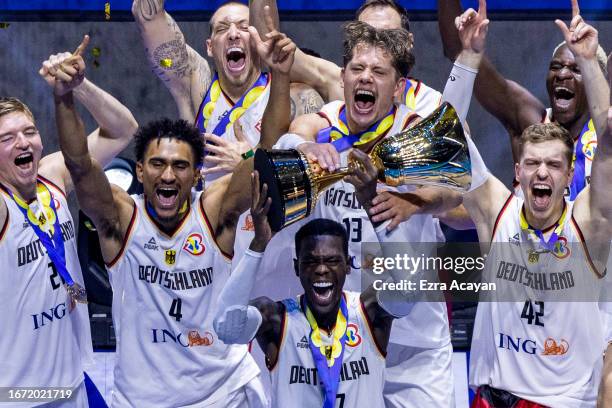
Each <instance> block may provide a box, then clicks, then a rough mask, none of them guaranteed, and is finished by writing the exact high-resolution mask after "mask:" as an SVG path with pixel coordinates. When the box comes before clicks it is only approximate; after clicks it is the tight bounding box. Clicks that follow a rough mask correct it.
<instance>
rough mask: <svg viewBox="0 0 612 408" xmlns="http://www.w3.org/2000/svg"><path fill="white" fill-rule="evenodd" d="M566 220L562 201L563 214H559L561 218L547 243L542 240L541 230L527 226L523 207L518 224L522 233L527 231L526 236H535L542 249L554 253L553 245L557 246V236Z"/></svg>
mask: <svg viewBox="0 0 612 408" xmlns="http://www.w3.org/2000/svg"><path fill="white" fill-rule="evenodd" d="M566 218H567V205H566V204H565V201H564V202H563V212H562V213H561V217H560V218H559V220H558V221H557V223H556V224H555V226H554V229H553V232H552V234H551V235H550V238H549V239H548V241H546V239H544V233H543V232H542V230H540V229H537V228H534V227H532V226H531V225H529V222H527V218H526V217H525V208H524V207H523V208H521V212H520V215H519V222H520V224H521V229H522V230H523V231H527V233H528V234H533V235H535V236H536V238H538V239H539V241H540V245H541V246H542V247H544V248H545V249H547V250H548V251H550V252H554V250H555V245H556V244H557V241H558V240H559V234H561V231H563V226H564V224H565V221H566Z"/></svg>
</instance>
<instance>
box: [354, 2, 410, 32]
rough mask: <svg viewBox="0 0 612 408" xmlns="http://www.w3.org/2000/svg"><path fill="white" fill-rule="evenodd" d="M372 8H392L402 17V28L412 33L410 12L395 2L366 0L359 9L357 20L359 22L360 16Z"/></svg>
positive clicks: (356, 14)
mask: <svg viewBox="0 0 612 408" xmlns="http://www.w3.org/2000/svg"><path fill="white" fill-rule="evenodd" d="M370 7H391V8H392V9H393V10H395V11H397V14H399V15H400V19H401V24H402V28H403V29H404V30H406V31H410V19H409V18H408V10H406V9H405V8H404V7H403V6H402V5H401V4H399V3H398V2H397V1H395V0H366V1H364V2H363V4H362V5H361V6H360V7H359V8H358V9H357V12H356V13H355V19H356V20H359V16H360V15H361V13H363V12H364V11H365V10H367V9H369V8H370Z"/></svg>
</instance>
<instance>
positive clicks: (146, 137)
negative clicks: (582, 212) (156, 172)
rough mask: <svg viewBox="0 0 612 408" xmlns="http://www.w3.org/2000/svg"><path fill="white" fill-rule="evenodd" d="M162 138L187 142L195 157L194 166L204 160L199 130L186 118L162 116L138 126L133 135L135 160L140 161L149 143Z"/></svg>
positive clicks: (202, 141)
mask: <svg viewBox="0 0 612 408" xmlns="http://www.w3.org/2000/svg"><path fill="white" fill-rule="evenodd" d="M163 138H167V139H176V140H180V141H182V142H185V143H188V144H189V146H191V150H192V151H193V158H194V159H195V162H194V167H198V166H199V165H200V164H202V161H203V160H204V139H202V136H200V131H199V130H198V129H197V128H196V127H194V126H193V125H191V124H190V123H189V122H187V121H186V120H182V119H181V120H170V119H168V118H164V119H161V120H156V121H153V122H149V123H148V124H146V125H145V126H141V127H140V128H138V131H137V132H136V134H135V135H134V141H135V147H134V150H135V153H136V160H137V161H139V162H142V160H143V159H144V154H145V151H146V150H147V148H148V147H149V144H150V143H151V142H153V141H154V140H157V143H158V144H159V142H160V140H161V139H163Z"/></svg>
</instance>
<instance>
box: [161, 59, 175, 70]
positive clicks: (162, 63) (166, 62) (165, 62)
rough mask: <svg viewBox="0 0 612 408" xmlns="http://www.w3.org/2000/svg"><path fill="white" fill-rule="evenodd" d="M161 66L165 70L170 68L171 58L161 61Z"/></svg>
mask: <svg viewBox="0 0 612 408" xmlns="http://www.w3.org/2000/svg"><path fill="white" fill-rule="evenodd" d="M159 65H161V66H162V67H164V68H170V67H171V66H172V60H171V59H170V58H164V59H163V60H161V61H159Z"/></svg>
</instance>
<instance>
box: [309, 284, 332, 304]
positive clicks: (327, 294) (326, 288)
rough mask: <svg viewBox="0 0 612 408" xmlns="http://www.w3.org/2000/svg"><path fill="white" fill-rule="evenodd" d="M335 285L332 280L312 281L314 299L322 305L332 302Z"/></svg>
mask: <svg viewBox="0 0 612 408" xmlns="http://www.w3.org/2000/svg"><path fill="white" fill-rule="evenodd" d="M334 288H335V285H334V284H333V283H332V282H330V281H317V282H313V283H312V293H313V297H314V299H313V300H314V301H315V302H316V303H317V304H318V305H321V306H325V305H328V304H329V303H331V301H332V298H333V294H334Z"/></svg>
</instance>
